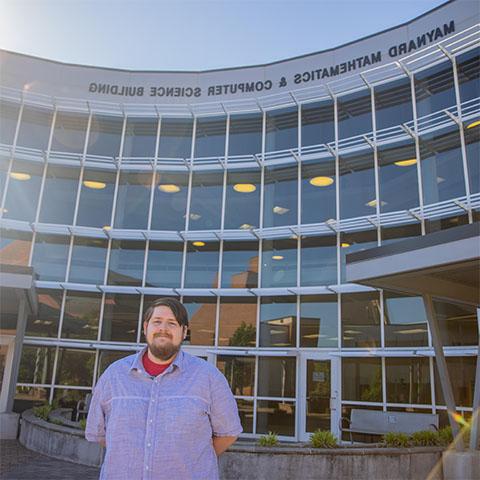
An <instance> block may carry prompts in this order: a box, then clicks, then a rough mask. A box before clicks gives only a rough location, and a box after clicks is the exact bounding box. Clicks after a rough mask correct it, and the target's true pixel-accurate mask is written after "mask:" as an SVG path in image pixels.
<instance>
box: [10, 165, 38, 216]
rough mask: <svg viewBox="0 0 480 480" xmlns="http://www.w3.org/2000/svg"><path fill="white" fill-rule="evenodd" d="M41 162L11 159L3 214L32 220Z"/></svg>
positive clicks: (35, 210)
mask: <svg viewBox="0 0 480 480" xmlns="http://www.w3.org/2000/svg"><path fill="white" fill-rule="evenodd" d="M43 168H44V165H43V163H36V162H23V161H22V160H17V159H14V160H13V164H12V170H11V172H10V179H9V182H8V190H7V197H6V199H5V207H4V210H3V216H4V217H5V218H12V219H15V220H25V221H27V222H33V221H34V220H35V214H36V212H37V202H38V195H39V193H40V185H41V183H42V174H43Z"/></svg>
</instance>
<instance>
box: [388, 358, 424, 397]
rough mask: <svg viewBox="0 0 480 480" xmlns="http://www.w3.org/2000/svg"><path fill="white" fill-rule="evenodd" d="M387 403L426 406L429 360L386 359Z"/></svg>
mask: <svg viewBox="0 0 480 480" xmlns="http://www.w3.org/2000/svg"><path fill="white" fill-rule="evenodd" d="M385 368H386V377H387V402H389V403H410V404H412V403H413V404H417V405H421V404H428V403H430V402H431V401H432V400H431V398H432V397H431V391H430V360H429V359H428V358H418V357H416V358H386V359H385Z"/></svg>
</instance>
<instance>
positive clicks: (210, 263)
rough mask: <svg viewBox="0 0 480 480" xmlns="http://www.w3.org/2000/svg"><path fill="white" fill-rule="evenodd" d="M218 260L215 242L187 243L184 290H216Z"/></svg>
mask: <svg viewBox="0 0 480 480" xmlns="http://www.w3.org/2000/svg"><path fill="white" fill-rule="evenodd" d="M195 244H196V245H195ZM201 244H203V245H201ZM218 260H219V244H218V243H217V242H199V241H198V242H188V244H187V264H186V267H185V270H186V271H185V285H184V286H185V288H217V286H218Z"/></svg>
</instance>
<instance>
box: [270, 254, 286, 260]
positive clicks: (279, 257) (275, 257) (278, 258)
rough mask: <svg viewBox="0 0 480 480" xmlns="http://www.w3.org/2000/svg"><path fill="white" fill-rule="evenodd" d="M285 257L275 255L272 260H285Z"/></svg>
mask: <svg viewBox="0 0 480 480" xmlns="http://www.w3.org/2000/svg"><path fill="white" fill-rule="evenodd" d="M283 258H284V257H283V255H273V256H272V260H283Z"/></svg>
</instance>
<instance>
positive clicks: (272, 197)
mask: <svg viewBox="0 0 480 480" xmlns="http://www.w3.org/2000/svg"><path fill="white" fill-rule="evenodd" d="M297 174H298V168H297V167H296V166H295V167H282V168H280V167H279V168H266V169H265V187H264V207H263V215H264V216H263V226H264V227H278V226H282V225H296V224H297V209H298V208H297V190H298V188H297V183H298V182H297Z"/></svg>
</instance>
